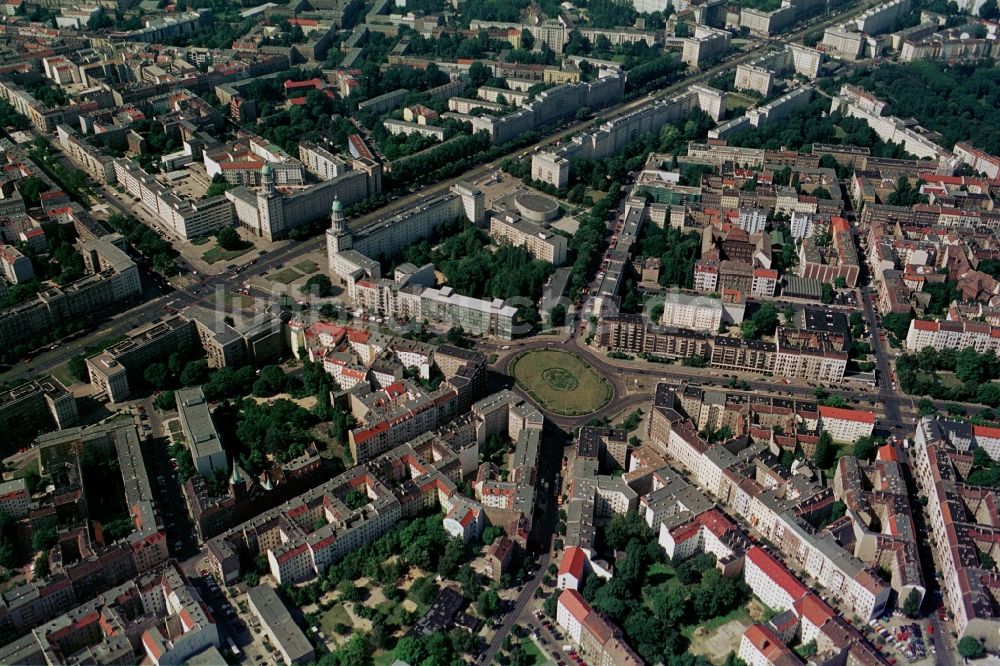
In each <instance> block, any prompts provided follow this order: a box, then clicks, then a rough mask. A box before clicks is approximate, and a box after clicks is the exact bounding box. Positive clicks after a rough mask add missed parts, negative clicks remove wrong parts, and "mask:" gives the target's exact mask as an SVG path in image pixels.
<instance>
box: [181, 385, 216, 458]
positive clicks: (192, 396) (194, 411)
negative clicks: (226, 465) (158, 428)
mask: <svg viewBox="0 0 1000 666" xmlns="http://www.w3.org/2000/svg"><path fill="white" fill-rule="evenodd" d="M174 396H175V398H176V400H177V411H178V412H179V413H180V417H181V427H182V428H183V429H184V435H185V436H186V437H187V438H188V441H189V443H190V445H191V448H192V449H193V451H192V453H193V454H194V457H195V458H196V459H197V458H201V457H203V456H207V455H211V454H213V453H217V452H219V451H221V450H222V442H220V441H219V432H218V431H217V430H216V429H215V424H214V423H213V422H212V414H211V412H210V411H209V410H208V401H207V400H205V392H204V391H202V390H201V387H200V386H195V387H194V388H188V389H180V390H178V391H176V392H175V393H174Z"/></svg>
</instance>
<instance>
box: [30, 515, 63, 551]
mask: <svg viewBox="0 0 1000 666" xmlns="http://www.w3.org/2000/svg"><path fill="white" fill-rule="evenodd" d="M56 527H57V526H56V521H55V518H46V519H44V520H42V521H41V522H40V523H39V524H38V527H37V528H36V529H35V530H34V532H33V533H32V535H31V547H32V548H34V549H35V550H40V551H48V549H49V548H52V546H54V545H56V541H57V540H58V537H57V535H56Z"/></svg>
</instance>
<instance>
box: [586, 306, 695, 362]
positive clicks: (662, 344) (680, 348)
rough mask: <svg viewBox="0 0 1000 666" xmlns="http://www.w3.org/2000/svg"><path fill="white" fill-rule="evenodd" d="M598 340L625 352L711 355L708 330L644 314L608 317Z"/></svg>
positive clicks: (689, 355)
mask: <svg viewBox="0 0 1000 666" xmlns="http://www.w3.org/2000/svg"><path fill="white" fill-rule="evenodd" d="M594 341H595V344H597V345H598V346H600V347H602V348H604V349H608V350H610V351H617V352H622V353H625V354H648V355H650V356H657V357H661V358H690V357H692V356H700V357H703V358H707V357H708V356H709V354H710V344H711V341H710V338H709V335H708V334H707V333H704V332H701V331H692V330H690V329H683V328H667V327H663V326H658V325H655V324H652V323H649V322H647V321H646V320H645V318H644V317H643V316H642V315H636V314H619V315H617V316H614V317H604V318H603V319H602V321H601V322H600V324H599V334H598V336H597V337H595V338H594Z"/></svg>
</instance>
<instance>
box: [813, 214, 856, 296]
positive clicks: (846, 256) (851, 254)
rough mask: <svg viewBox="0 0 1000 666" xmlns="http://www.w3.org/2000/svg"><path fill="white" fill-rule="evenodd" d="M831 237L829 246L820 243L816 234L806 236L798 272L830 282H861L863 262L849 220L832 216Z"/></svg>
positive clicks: (852, 284)
mask: <svg viewBox="0 0 1000 666" xmlns="http://www.w3.org/2000/svg"><path fill="white" fill-rule="evenodd" d="M830 236H831V242H830V244H829V245H826V246H821V245H819V244H818V243H817V241H816V236H815V235H813V236H808V237H804V238H803V240H802V246H801V249H800V250H799V267H798V274H799V276H800V277H804V278H811V279H814V280H819V281H820V282H826V283H829V284H831V285H832V284H834V283H835V282H836V281H837V279H838V278H843V280H844V282H846V283H847V286H848V287H854V286H856V285H857V283H858V275H859V273H860V271H861V265H860V262H859V259H858V252H857V248H855V246H854V239H853V238H852V236H851V229H850V223H849V222H848V221H847V220H846V219H844V218H842V217H834V218H831V220H830Z"/></svg>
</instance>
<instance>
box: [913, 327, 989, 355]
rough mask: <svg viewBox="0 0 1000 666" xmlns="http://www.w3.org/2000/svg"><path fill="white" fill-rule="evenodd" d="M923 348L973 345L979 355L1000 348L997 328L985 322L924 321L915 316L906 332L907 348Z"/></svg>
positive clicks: (960, 347) (916, 349)
mask: <svg viewBox="0 0 1000 666" xmlns="http://www.w3.org/2000/svg"><path fill="white" fill-rule="evenodd" d="M924 347H933V348H934V349H936V350H938V351H940V350H942V349H958V350H962V349H965V348H966V347H972V348H973V349H975V350H976V351H977V352H979V353H980V354H983V353H986V352H989V351H994V352H997V351H998V350H1000V328H997V327H994V326H990V325H989V324H987V323H985V322H978V321H970V320H967V319H963V320H959V321H953V320H938V321H927V320H924V319H914V320H912V321H911V322H910V330H909V331H907V333H906V348H907V349H908V350H910V351H920V350H921V349H923V348H924Z"/></svg>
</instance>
